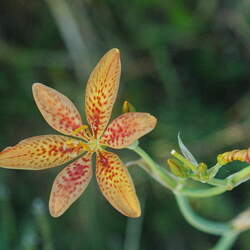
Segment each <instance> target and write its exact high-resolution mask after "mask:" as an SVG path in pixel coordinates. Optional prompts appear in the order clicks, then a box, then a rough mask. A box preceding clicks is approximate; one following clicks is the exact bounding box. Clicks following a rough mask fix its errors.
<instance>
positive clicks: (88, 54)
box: [0, 0, 250, 250]
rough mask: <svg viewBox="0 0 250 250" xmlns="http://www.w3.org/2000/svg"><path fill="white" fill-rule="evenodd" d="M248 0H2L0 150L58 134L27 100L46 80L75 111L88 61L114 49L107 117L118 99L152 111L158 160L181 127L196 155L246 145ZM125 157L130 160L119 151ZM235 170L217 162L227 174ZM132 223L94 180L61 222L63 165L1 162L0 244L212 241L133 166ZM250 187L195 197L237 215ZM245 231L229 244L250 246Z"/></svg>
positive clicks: (211, 210)
mask: <svg viewBox="0 0 250 250" xmlns="http://www.w3.org/2000/svg"><path fill="white" fill-rule="evenodd" d="M249 13H250V2H249V1H248V0H238V1H235V0H221V1H219V0H209V1H208V0H198V1H197V0H196V1H195V0H175V1H170V0H134V1H124V0H121V1H117V0H107V1H104V0H88V1H84V0H74V1H73V0H71V1H69V0H44V1H43V0H42V1H29V0H1V2H0V69H1V70H0V117H1V118H0V119H1V123H0V131H1V132H0V149H1V150H2V149H4V148H5V147H7V146H8V145H14V144H16V143H17V142H18V141H20V140H21V139H24V138H26V137H30V136H34V135H40V134H49V133H54V132H53V130H52V129H51V128H50V127H49V126H48V125H47V124H46V122H45V121H44V120H43V118H42V116H41V115H40V113H39V111H38V109H37V107H36V106H35V103H34V100H33V97H32V94H31V85H32V83H34V82H42V83H44V84H47V85H49V86H51V87H53V88H56V89H57V90H59V91H60V92H62V93H64V94H65V95H67V96H68V97H70V98H71V99H72V100H73V101H74V103H75V104H76V105H77V107H78V108H79V109H80V111H81V112H82V114H84V113H83V107H82V106H83V105H82V103H83V96H84V95H83V93H84V89H85V86H86V82H87V79H88V76H89V73H90V72H91V70H92V68H93V67H94V66H95V64H96V63H97V61H98V60H99V58H100V57H101V56H102V55H103V54H104V53H105V52H106V51H107V50H109V49H110V48H113V47H117V48H119V49H120V50H121V56H122V58H121V59H122V78H121V85H120V89H119V95H118V99H117V101H116V105H115V108H114V112H113V116H114V117H115V116H117V115H118V114H119V113H120V112H121V106H122V103H123V101H124V100H128V101H130V102H131V103H132V104H133V105H135V106H136V108H137V110H138V111H145V112H150V113H152V114H154V115H155V116H156V117H157V118H158V121H159V122H158V125H157V128H156V129H155V130H154V131H153V132H152V133H150V134H149V135H147V136H145V137H144V138H143V139H142V140H141V145H142V147H143V148H144V149H146V150H147V151H148V152H150V154H151V155H152V156H153V157H154V158H155V159H156V160H157V161H158V162H160V163H162V164H163V166H165V159H166V158H167V157H169V152H170V150H171V149H173V148H175V149H178V146H177V133H178V131H181V133H182V138H183V141H184V142H185V143H186V144H187V145H188V146H189V147H190V149H191V150H192V152H193V153H194V155H195V156H196V157H197V159H198V160H199V161H204V162H207V163H209V164H210V165H211V164H214V163H215V159H216V155H217V154H219V153H221V152H223V151H225V150H231V149H235V148H244V147H248V146H249V145H250V110H249V107H250V94H249V93H250V85H249V84H250V70H249V61H250V60H249V59H250V15H249ZM119 154H120V156H121V158H122V159H123V160H124V161H125V162H127V161H131V160H134V159H137V156H136V155H135V154H134V153H132V152H130V151H128V150H121V151H119ZM237 167H238V165H234V166H231V167H227V168H224V170H223V171H222V172H221V173H220V174H221V175H222V176H226V175H228V174H230V173H231V172H233V171H235V170H237ZM130 170H131V174H132V176H133V179H134V182H135V184H136V188H137V192H138V196H139V199H140V201H141V203H142V205H143V215H142V217H141V218H140V219H132V220H131V219H127V218H125V217H124V216H122V215H121V214H119V213H118V212H116V211H115V210H114V209H113V208H112V207H111V206H110V205H109V204H108V203H107V202H106V200H105V199H104V198H103V196H102V195H101V193H100V191H99V190H98V187H97V185H96V181H95V179H93V181H92V183H91V185H90V186H89V188H88V189H87V191H86V192H85V193H84V195H83V196H82V197H81V198H80V199H79V200H78V201H77V202H76V203H75V204H74V205H73V206H72V207H71V208H70V209H69V211H68V212H66V213H65V214H64V215H63V216H62V217H60V218H58V219H54V218H52V217H50V215H49V213H48V209H47V203H48V198H49V192H50V189H51V186H52V183H53V179H54V178H55V176H56V174H57V173H58V172H59V171H60V169H59V168H55V169H50V170H46V171H37V172H35V171H34V172H32V171H15V170H7V169H0V249H3V250H5V249H7V250H9V249H11V250H12V249H14V250H17V249H21V250H38V249H43V250H52V249H58V250H64V249H65V250H66V249H67V250H78V249H79V250H139V249H140V250H142V249H143V250H144V249H145V250H151V249H154V250H163V249H164V250H165V249H167V250H175V249H176V250H182V249H183V250H189V249H190V250H203V249H208V248H210V247H212V246H213V245H214V244H215V242H216V241H217V239H218V238H217V237H215V236H210V235H207V234H204V233H202V232H199V231H197V230H196V229H194V228H192V227H191V226H190V225H189V224H187V222H186V221H185V220H184V219H183V217H182V215H181V214H180V212H179V210H178V208H177V205H176V203H175V200H174V197H173V195H172V194H171V192H169V191H168V190H165V189H164V188H162V187H161V186H160V185H159V184H158V183H155V182H154V180H151V179H150V178H149V177H148V176H147V175H146V174H145V173H144V172H143V171H142V170H141V169H139V168H137V167H131V169H130ZM249 187H250V183H246V184H244V185H242V186H240V187H238V188H237V189H236V190H233V191H232V192H228V193H226V194H224V195H221V196H218V197H215V198H209V199H193V200H191V203H192V206H193V207H194V208H195V210H196V211H197V212H198V213H200V214H201V215H203V216H205V217H207V218H210V219H213V220H219V221H225V220H229V219H231V218H233V217H234V216H235V215H236V214H237V213H239V212H240V211H242V210H243V209H246V208H247V207H248V206H249V204H250V195H249V194H250V192H249ZM249 246H250V232H249V231H248V232H246V233H243V234H242V235H241V236H240V237H239V239H238V240H237V243H236V245H235V246H234V248H233V249H242V250H249Z"/></svg>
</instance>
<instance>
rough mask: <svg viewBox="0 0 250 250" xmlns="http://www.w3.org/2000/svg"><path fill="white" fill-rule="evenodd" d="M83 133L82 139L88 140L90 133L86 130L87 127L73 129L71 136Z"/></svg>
mask: <svg viewBox="0 0 250 250" xmlns="http://www.w3.org/2000/svg"><path fill="white" fill-rule="evenodd" d="M81 131H82V132H85V133H84V134H82V137H83V138H84V139H86V140H89V139H90V138H91V133H90V131H89V129H88V125H82V126H80V127H79V128H77V129H75V130H74V131H73V132H72V135H74V136H76V135H78V134H79V133H80V132H81Z"/></svg>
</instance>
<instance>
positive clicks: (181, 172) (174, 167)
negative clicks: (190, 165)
mask: <svg viewBox="0 0 250 250" xmlns="http://www.w3.org/2000/svg"><path fill="white" fill-rule="evenodd" d="M167 164H168V166H169V168H170V170H171V172H172V173H173V174H174V175H176V176H178V177H181V178H187V177H188V175H187V173H186V171H185V169H184V168H183V167H181V166H179V165H178V163H177V161H175V160H174V159H168V160H167Z"/></svg>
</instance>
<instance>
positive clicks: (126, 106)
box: [122, 101, 136, 113]
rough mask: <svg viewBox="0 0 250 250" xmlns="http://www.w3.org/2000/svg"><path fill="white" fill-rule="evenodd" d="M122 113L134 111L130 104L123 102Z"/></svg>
mask: <svg viewBox="0 0 250 250" xmlns="http://www.w3.org/2000/svg"><path fill="white" fill-rule="evenodd" d="M122 112H123V113H128V112H136V109H135V107H134V106H133V105H132V104H131V103H129V102H128V101H125V102H124V103H123V105H122Z"/></svg>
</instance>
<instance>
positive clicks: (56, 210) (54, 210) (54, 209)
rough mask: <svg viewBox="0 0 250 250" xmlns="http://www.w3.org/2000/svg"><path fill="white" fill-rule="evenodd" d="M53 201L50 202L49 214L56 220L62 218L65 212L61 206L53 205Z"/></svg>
mask: <svg viewBox="0 0 250 250" xmlns="http://www.w3.org/2000/svg"><path fill="white" fill-rule="evenodd" d="M51 203H52V202H51V200H50V202H49V213H50V215H51V216H52V217H54V218H58V217H60V216H61V215H62V214H63V213H64V210H63V209H62V207H61V206H60V204H53V205H52V204H51Z"/></svg>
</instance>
